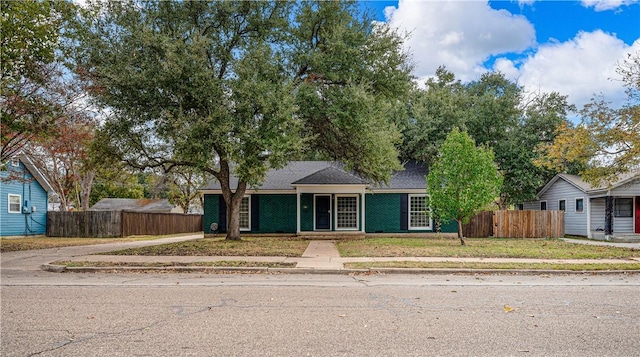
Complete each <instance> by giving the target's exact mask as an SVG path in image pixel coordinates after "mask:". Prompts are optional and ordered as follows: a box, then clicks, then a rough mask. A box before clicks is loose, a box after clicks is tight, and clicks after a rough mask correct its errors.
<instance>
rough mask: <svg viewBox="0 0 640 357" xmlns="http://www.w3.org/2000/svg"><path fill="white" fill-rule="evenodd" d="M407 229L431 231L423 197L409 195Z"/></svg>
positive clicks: (424, 197) (427, 209)
mask: <svg viewBox="0 0 640 357" xmlns="http://www.w3.org/2000/svg"><path fill="white" fill-rule="evenodd" d="M409 229H431V218H430V217H429V207H428V206H427V200H426V196H425V195H409Z"/></svg>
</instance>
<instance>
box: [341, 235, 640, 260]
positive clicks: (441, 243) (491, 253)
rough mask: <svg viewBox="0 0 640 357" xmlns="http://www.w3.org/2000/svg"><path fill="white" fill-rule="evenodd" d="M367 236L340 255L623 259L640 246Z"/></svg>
mask: <svg viewBox="0 0 640 357" xmlns="http://www.w3.org/2000/svg"><path fill="white" fill-rule="evenodd" d="M465 242H466V245H465V246H461V245H460V241H459V240H458V239H453V238H368V239H361V240H349V241H340V242H338V243H337V244H336V245H337V247H338V250H339V251H340V255H341V256H343V257H460V258H467V257H469V258H472V257H475V258H540V259H625V258H632V257H640V250H634V249H628V248H616V247H605V246H595V245H583V244H573V243H567V242H564V241H562V240H560V239H514V238H466V239H465Z"/></svg>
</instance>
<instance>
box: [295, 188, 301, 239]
mask: <svg viewBox="0 0 640 357" xmlns="http://www.w3.org/2000/svg"><path fill="white" fill-rule="evenodd" d="M296 234H300V189H298V188H297V187H296Z"/></svg>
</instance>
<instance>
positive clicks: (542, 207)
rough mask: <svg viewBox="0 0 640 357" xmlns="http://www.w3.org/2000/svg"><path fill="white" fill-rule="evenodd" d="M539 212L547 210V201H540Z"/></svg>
mask: <svg viewBox="0 0 640 357" xmlns="http://www.w3.org/2000/svg"><path fill="white" fill-rule="evenodd" d="M540 210H541V211H546V210H547V201H540Z"/></svg>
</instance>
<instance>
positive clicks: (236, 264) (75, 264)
mask: <svg viewBox="0 0 640 357" xmlns="http://www.w3.org/2000/svg"><path fill="white" fill-rule="evenodd" d="M51 264H53V265H62V266H66V267H68V268H86V267H97V268H102V267H140V268H157V267H163V268H164V267H187V266H191V267H212V268H222V267H225V268H228V267H233V268H295V266H296V263H284V262H247V261H226V260H225V261H218V262H191V263H178V262H165V263H160V262H153V263H140V262H137V263H136V262H108V261H97V262H91V261H69V260H62V261H56V262H53V263H51Z"/></svg>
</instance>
